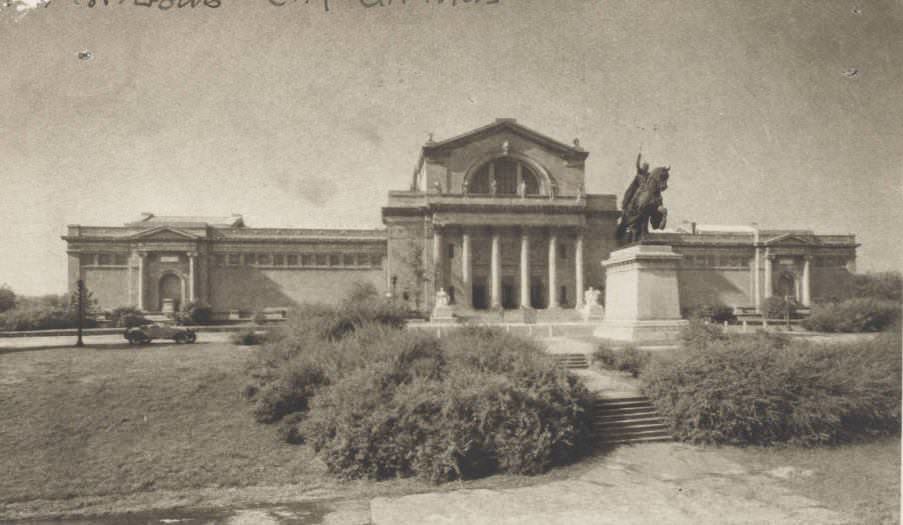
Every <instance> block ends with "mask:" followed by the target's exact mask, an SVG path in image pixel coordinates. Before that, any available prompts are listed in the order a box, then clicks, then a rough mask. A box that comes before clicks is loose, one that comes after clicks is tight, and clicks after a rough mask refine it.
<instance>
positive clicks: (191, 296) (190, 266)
mask: <svg viewBox="0 0 903 525" xmlns="http://www.w3.org/2000/svg"><path fill="white" fill-rule="evenodd" d="M196 258H197V254H196V253H194V252H188V302H189V303H193V302H194V290H195V282H194V281H195V278H194V271H195V270H194V266H195V259H196Z"/></svg>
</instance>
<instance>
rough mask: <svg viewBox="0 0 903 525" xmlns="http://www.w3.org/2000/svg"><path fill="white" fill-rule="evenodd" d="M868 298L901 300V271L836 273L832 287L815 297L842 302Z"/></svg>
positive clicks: (902, 292) (824, 300) (902, 286)
mask: <svg viewBox="0 0 903 525" xmlns="http://www.w3.org/2000/svg"><path fill="white" fill-rule="evenodd" d="M866 298H869V299H879V300H884V301H895V302H900V300H901V299H903V276H901V274H900V272H877V273H857V274H854V273H840V274H836V275H834V276H832V282H831V287H830V288H826V289H824V290H822V291H821V293H820V295H819V296H818V297H816V298H815V299H816V301H817V302H841V301H846V300H848V299H866Z"/></svg>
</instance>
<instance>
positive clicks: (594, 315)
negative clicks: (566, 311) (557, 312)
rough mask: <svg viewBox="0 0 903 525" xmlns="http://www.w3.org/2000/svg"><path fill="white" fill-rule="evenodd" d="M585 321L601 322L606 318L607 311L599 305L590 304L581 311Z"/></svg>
mask: <svg viewBox="0 0 903 525" xmlns="http://www.w3.org/2000/svg"><path fill="white" fill-rule="evenodd" d="M580 315H581V316H582V317H583V320H584V321H601V320H602V319H604V318H605V309H604V308H602V306H601V305H598V304H588V305H586V306H584V307H583V309H582V310H581V311H580Z"/></svg>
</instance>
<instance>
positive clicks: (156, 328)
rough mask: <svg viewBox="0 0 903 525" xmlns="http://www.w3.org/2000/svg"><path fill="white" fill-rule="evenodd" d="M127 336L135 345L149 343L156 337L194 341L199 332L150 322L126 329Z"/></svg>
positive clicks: (178, 340) (180, 341)
mask: <svg viewBox="0 0 903 525" xmlns="http://www.w3.org/2000/svg"><path fill="white" fill-rule="evenodd" d="M124 335H125V338H126V339H128V341H129V343H132V344H133V345H137V344H143V343H149V342H151V341H152V340H154V339H172V340H173V341H175V342H177V343H179V344H181V343H193V342H195V341H196V340H197V334H196V333H195V332H194V330H192V329H190V328H185V327H184V326H174V325H169V324H161V323H149V324H142V325H139V326H133V327H131V328H127V329H126V330H125V334H124Z"/></svg>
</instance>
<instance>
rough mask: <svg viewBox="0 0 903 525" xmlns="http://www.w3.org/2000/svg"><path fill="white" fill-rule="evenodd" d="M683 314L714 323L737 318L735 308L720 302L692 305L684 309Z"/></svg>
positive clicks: (688, 317) (689, 317)
mask: <svg viewBox="0 0 903 525" xmlns="http://www.w3.org/2000/svg"><path fill="white" fill-rule="evenodd" d="M683 314H684V317H686V318H687V319H703V320H707V321H711V322H714V323H723V322H725V321H727V322H732V321H736V320H737V316H736V315H735V314H734V308H733V307H731V306H727V305H724V304H720V303H714V304H698V305H695V306H690V307H688V308H686V309H684V312H683Z"/></svg>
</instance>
